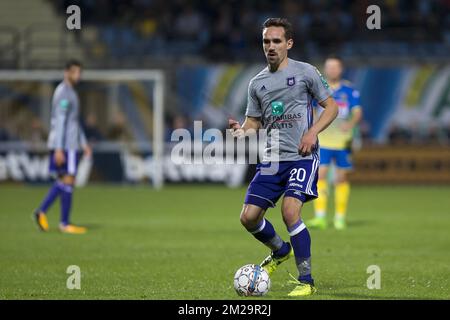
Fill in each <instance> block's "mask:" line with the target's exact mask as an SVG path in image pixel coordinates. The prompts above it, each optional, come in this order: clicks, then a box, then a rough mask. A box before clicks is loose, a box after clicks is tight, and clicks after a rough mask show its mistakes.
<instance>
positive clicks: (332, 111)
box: [298, 65, 338, 156]
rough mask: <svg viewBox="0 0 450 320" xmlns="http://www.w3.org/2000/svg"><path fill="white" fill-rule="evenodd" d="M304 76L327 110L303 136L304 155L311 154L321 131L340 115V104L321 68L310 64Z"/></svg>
mask: <svg viewBox="0 0 450 320" xmlns="http://www.w3.org/2000/svg"><path fill="white" fill-rule="evenodd" d="M304 76H305V80H306V85H307V88H308V91H309V92H310V93H311V94H312V96H313V97H314V98H315V99H316V100H317V101H319V104H320V105H321V106H322V107H323V108H324V109H325V110H324V111H323V112H322V113H321V115H320V117H319V119H318V120H317V122H316V123H315V124H314V125H313V126H312V127H311V128H309V130H308V131H307V132H306V133H305V134H304V135H303V137H302V138H301V141H300V145H299V148H298V150H299V153H300V154H301V155H302V156H306V155H309V154H310V153H311V152H312V151H313V148H314V147H315V146H316V144H317V136H318V135H319V133H320V132H322V131H323V130H324V129H325V128H326V127H328V126H329V125H330V123H331V122H333V120H334V119H336V117H337V115H338V105H337V104H336V101H334V99H333V96H332V91H331V89H330V86H329V85H328V82H327V80H326V79H325V78H324V77H323V76H322V74H321V73H320V72H319V70H317V68H315V67H314V66H311V65H309V67H307V68H306V69H305V74H304Z"/></svg>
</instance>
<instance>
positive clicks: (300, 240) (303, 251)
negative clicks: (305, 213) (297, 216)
mask: <svg viewBox="0 0 450 320" xmlns="http://www.w3.org/2000/svg"><path fill="white" fill-rule="evenodd" d="M288 232H289V235H290V236H291V244H292V247H293V249H294V253H295V263H296V265H297V269H298V273H299V277H298V280H299V281H301V282H306V283H309V284H312V285H314V280H313V278H312V276H311V237H310V235H309V232H308V229H307V228H306V226H305V224H304V223H303V221H302V220H299V221H298V222H297V223H296V224H294V225H293V226H292V227H289V228H288Z"/></svg>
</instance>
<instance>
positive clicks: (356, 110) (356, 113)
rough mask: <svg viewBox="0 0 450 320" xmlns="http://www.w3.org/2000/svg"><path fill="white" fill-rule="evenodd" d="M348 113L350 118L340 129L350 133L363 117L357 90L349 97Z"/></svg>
mask: <svg viewBox="0 0 450 320" xmlns="http://www.w3.org/2000/svg"><path fill="white" fill-rule="evenodd" d="M349 100H350V101H349V102H350V112H351V117H350V119H349V120H348V121H346V122H343V123H342V127H341V129H342V130H343V131H350V130H353V128H354V127H355V126H356V125H358V123H359V122H360V121H361V119H362V117H363V111H362V107H361V103H360V99H359V92H358V90H353V91H352V94H351V96H350V99H349Z"/></svg>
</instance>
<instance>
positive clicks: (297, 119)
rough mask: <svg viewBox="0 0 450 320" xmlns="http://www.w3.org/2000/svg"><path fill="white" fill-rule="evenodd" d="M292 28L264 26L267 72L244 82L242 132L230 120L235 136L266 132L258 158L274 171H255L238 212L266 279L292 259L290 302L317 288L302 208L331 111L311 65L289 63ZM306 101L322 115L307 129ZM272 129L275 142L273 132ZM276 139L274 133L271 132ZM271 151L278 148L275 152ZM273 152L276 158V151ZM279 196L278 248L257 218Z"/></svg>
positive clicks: (280, 23)
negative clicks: (260, 251)
mask: <svg viewBox="0 0 450 320" xmlns="http://www.w3.org/2000/svg"><path fill="white" fill-rule="evenodd" d="M292 45H293V39H292V26H291V24H290V23H289V22H288V21H287V20H286V19H280V18H271V19H268V20H266V22H265V23H264V25H263V49H264V53H265V56H266V59H267V63H268V66H267V67H266V68H265V69H264V70H262V71H261V72H260V73H259V74H258V75H256V76H255V77H254V78H253V79H252V80H251V81H250V83H249V87H248V103H247V111H246V114H245V115H246V118H245V121H244V123H243V124H242V126H241V125H240V124H239V123H238V122H237V121H235V120H232V119H230V121H229V125H230V128H231V129H232V130H233V135H234V136H238V137H240V136H243V135H245V134H246V133H248V132H247V131H248V130H251V129H253V130H258V129H259V128H264V129H266V130H267V136H268V138H269V139H268V140H267V145H266V148H265V155H267V154H271V155H273V153H277V155H278V160H277V162H278V163H277V164H278V170H277V171H276V172H273V173H271V174H269V173H268V172H266V174H264V173H262V172H263V170H264V168H268V167H270V165H271V162H270V161H273V160H271V159H270V158H269V159H267V158H266V156H265V157H264V158H263V161H262V163H261V164H258V166H257V171H256V174H255V177H254V178H253V180H252V182H251V183H250V185H249V187H248V190H247V194H246V197H245V201H244V206H243V209H242V212H241V223H242V225H243V226H244V227H245V228H246V229H247V231H248V232H250V233H251V234H252V235H253V236H254V237H255V238H256V239H257V240H259V241H260V242H262V243H263V244H265V245H266V246H267V247H268V248H269V249H271V250H272V252H271V254H270V255H269V256H268V257H267V258H266V259H265V260H264V261H263V262H262V263H261V267H263V268H264V269H265V270H266V271H267V272H268V273H269V274H271V273H272V272H274V271H275V270H276V269H277V267H278V265H279V264H280V263H282V262H284V261H286V260H288V259H289V258H290V257H291V256H294V255H295V260H296V266H297V269H298V271H299V277H298V279H296V281H294V283H295V284H296V287H295V288H294V289H293V290H292V291H291V292H290V293H289V296H293V297H297V296H308V295H311V294H313V293H314V292H315V291H316V289H315V287H314V280H313V278H312V275H311V238H310V234H309V232H308V229H307V228H306V226H305V224H304V223H303V221H302V219H301V214H300V211H301V208H302V206H303V204H304V203H305V202H307V201H310V200H312V199H314V198H316V197H317V188H316V183H317V177H318V176H317V169H318V166H319V155H318V140H317V135H318V134H319V132H321V131H322V130H324V129H325V128H326V127H327V126H328V125H329V124H330V123H331V122H332V121H333V120H334V119H335V117H336V115H337V112H338V107H337V105H336V102H335V101H334V100H333V97H332V96H331V94H332V92H331V90H330V89H329V86H328V84H327V82H326V80H325V79H324V78H323V77H322V75H321V74H320V73H319V71H318V70H317V69H316V68H315V67H314V66H312V65H310V64H307V63H304V62H299V61H295V60H292V59H289V58H288V56H287V54H288V50H289V49H290V48H292ZM313 98H315V99H317V101H319V104H320V105H321V106H323V107H324V108H325V111H324V112H323V113H322V114H321V116H320V118H319V119H318V120H317V122H316V123H315V124H313V112H312V105H311V102H312V100H313ZM277 130H278V132H277V133H278V134H279V143H276V142H273V141H271V140H272V133H273V132H275V131H277ZM274 134H275V133H274ZM275 144H277V145H275ZM277 149H279V151H277ZM281 196H283V201H282V204H281V212H282V216H283V221H284V223H285V225H286V227H287V230H288V232H289V235H290V243H289V242H285V241H283V240H282V239H281V237H280V236H279V235H278V234H277V233H276V232H275V229H274V227H273V225H272V224H271V223H270V222H269V221H268V220H267V219H265V218H264V215H265V213H266V210H267V209H268V208H269V207H274V206H275V203H276V202H277V201H278V199H279V198H280V197H281Z"/></svg>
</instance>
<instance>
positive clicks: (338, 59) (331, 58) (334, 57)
mask: <svg viewBox="0 0 450 320" xmlns="http://www.w3.org/2000/svg"><path fill="white" fill-rule="evenodd" d="M327 60H337V61H339V62H340V63H341V65H342V66H343V65H344V61H343V60H342V58H341V57H340V56H338V55H337V54H334V53H333V54H330V55H328V56H327V58H326V59H325V61H327Z"/></svg>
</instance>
